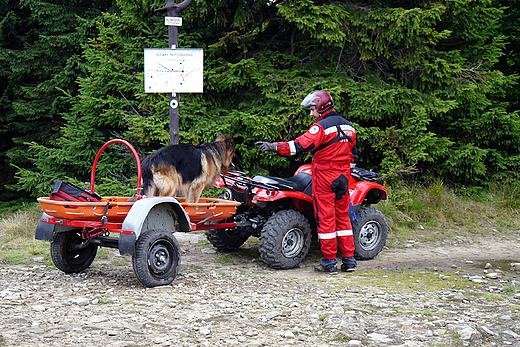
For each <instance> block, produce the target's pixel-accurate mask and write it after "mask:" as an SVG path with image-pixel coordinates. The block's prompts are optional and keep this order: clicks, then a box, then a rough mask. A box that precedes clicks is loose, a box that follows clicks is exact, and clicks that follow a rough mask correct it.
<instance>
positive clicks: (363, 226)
mask: <svg viewBox="0 0 520 347" xmlns="http://www.w3.org/2000/svg"><path fill="white" fill-rule="evenodd" d="M352 231H353V234H354V244H355V246H356V251H355V252H354V257H355V258H356V259H358V260H369V259H372V258H374V257H375V256H376V255H378V254H379V252H381V250H382V249H383V247H384V246H385V244H386V238H387V237H388V224H387V223H386V219H385V216H384V215H383V213H381V211H379V210H377V209H375V208H373V207H363V208H361V209H360V210H359V212H358V213H357V218H356V220H355V221H354V222H353V223H352Z"/></svg>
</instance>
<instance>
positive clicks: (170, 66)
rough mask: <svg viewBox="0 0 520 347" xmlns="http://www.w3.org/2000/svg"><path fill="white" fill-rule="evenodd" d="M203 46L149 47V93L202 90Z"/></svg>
mask: <svg viewBox="0 0 520 347" xmlns="http://www.w3.org/2000/svg"><path fill="white" fill-rule="evenodd" d="M203 69H204V54H203V49H202V48H179V49H168V48H145V49H144V88H145V93H202V92H203V77H204V76H203Z"/></svg>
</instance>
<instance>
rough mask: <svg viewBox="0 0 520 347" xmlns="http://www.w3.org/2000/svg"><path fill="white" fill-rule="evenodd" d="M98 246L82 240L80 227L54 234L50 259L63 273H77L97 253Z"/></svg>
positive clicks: (84, 267)
mask: <svg viewBox="0 0 520 347" xmlns="http://www.w3.org/2000/svg"><path fill="white" fill-rule="evenodd" d="M97 249H98V246H97V245H95V244H93V243H90V240H84V239H83V237H82V234H81V229H77V230H71V231H66V232H59V233H56V234H54V236H53V238H52V242H51V259H52V262H53V263H54V265H55V266H56V267H57V268H58V269H60V270H61V271H63V272H65V273H78V272H81V271H83V270H85V269H86V268H88V267H89V266H90V265H91V264H92V262H93V261H94V258H95V257H96V254H97Z"/></svg>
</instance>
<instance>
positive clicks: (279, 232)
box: [258, 210, 312, 269]
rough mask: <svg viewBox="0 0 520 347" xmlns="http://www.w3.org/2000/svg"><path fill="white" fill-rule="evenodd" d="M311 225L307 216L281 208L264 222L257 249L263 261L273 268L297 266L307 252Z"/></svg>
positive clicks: (309, 243) (309, 244)
mask: <svg viewBox="0 0 520 347" xmlns="http://www.w3.org/2000/svg"><path fill="white" fill-rule="evenodd" d="M311 236H312V235H311V227H310V224H309V221H308V220H307V218H305V216H304V215H302V214H301V213H299V212H297V211H294V210H283V211H279V212H277V213H275V214H274V215H272V216H271V217H270V218H269V219H268V220H267V222H266V223H265V225H264V227H263V229H262V233H261V234H260V242H259V244H258V251H259V252H260V257H262V259H263V260H264V262H265V263H266V264H267V265H269V266H270V267H272V268H275V269H292V268H295V267H297V266H298V265H299V264H300V263H301V262H302V260H303V259H304V258H305V256H306V255H307V253H308V252H309V248H310V246H311V238H312V237H311Z"/></svg>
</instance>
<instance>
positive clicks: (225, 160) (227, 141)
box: [215, 133, 240, 173]
mask: <svg viewBox="0 0 520 347" xmlns="http://www.w3.org/2000/svg"><path fill="white" fill-rule="evenodd" d="M215 142H220V143H221V144H222V148H223V153H222V154H223V155H222V166H221V168H220V172H221V173H226V172H228V170H229V166H230V165H231V164H232V163H233V164H237V163H238V162H239V161H240V160H239V159H238V156H237V154H236V152H235V142H234V141H233V133H229V134H228V135H227V136H224V135H222V134H220V135H219V136H217V139H216V140H215Z"/></svg>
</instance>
